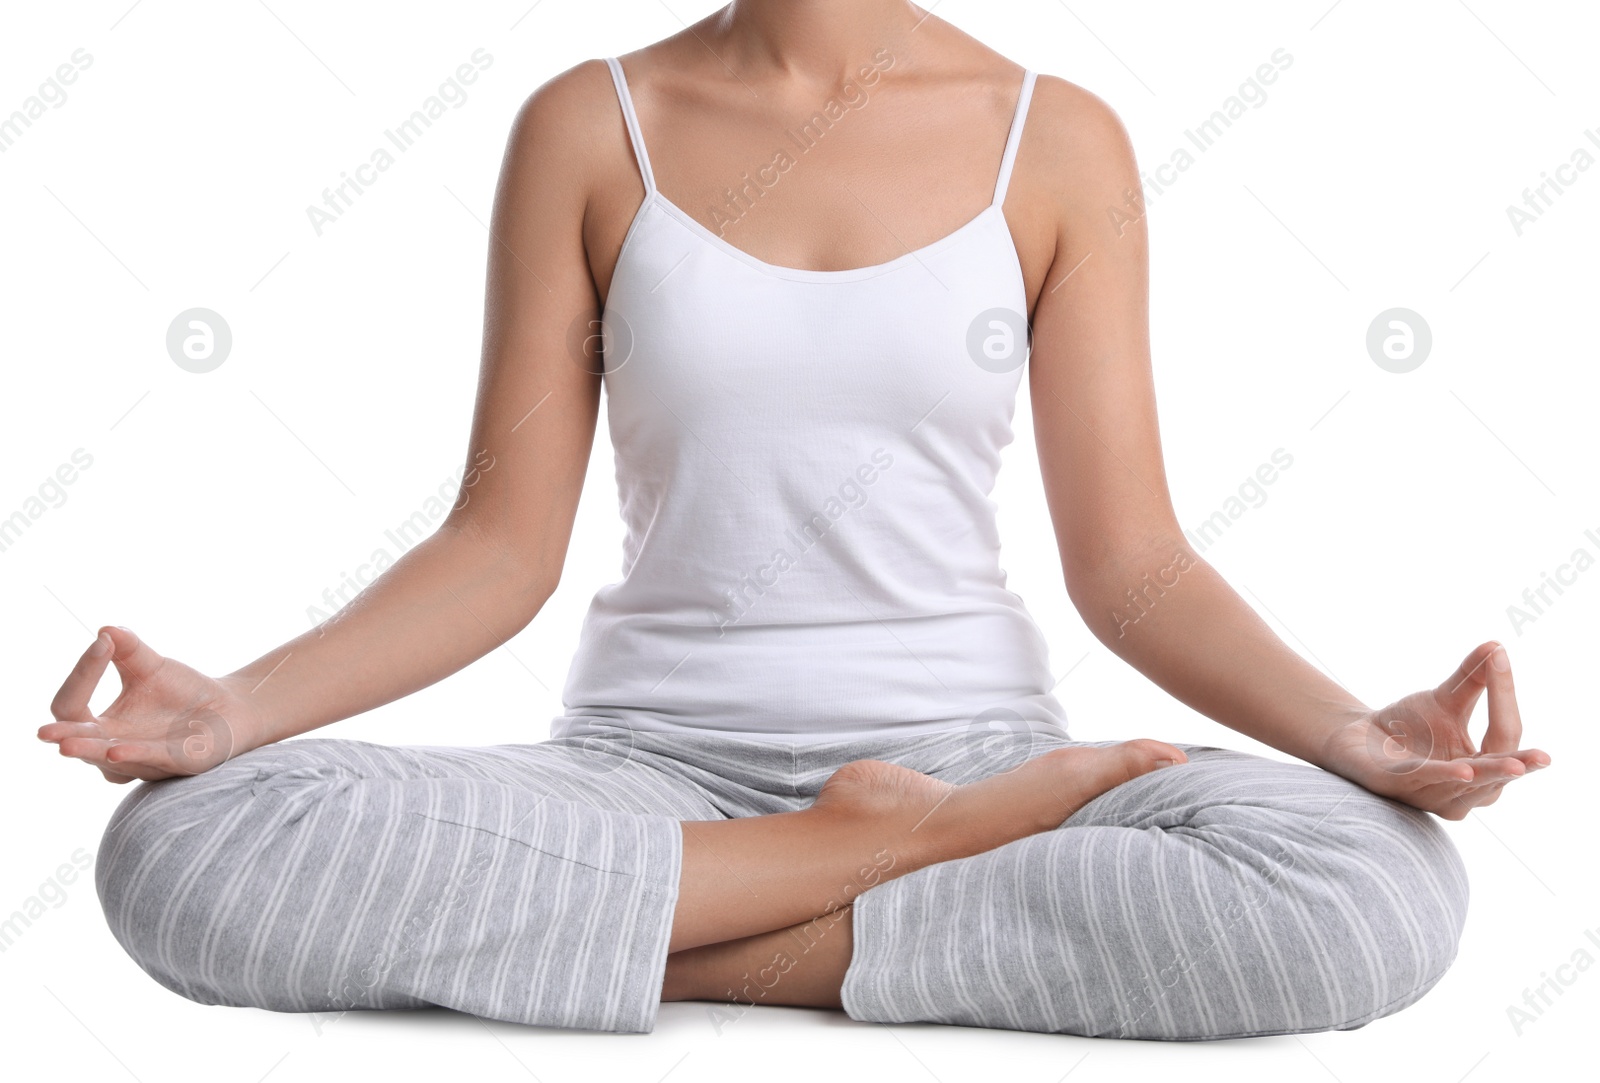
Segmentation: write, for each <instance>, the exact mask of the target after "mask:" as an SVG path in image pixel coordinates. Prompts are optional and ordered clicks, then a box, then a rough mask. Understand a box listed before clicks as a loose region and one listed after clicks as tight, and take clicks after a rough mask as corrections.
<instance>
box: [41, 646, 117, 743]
mask: <svg viewBox="0 0 1600 1083" xmlns="http://www.w3.org/2000/svg"><path fill="white" fill-rule="evenodd" d="M112 647H113V643H112V639H111V636H110V635H109V634H107V630H106V629H104V628H102V629H100V633H99V635H97V636H95V637H94V642H93V643H91V644H89V649H88V650H86V651H84V652H83V654H81V655H79V656H78V664H77V665H75V666H73V667H72V672H71V673H69V674H67V679H66V680H65V681H63V682H61V688H60V689H59V690H58V691H57V692H56V696H55V699H53V700H51V701H50V713H51V715H53V716H54V717H55V718H56V720H57V721H61V722H93V721H94V714H93V713H92V712H91V711H90V710H89V697H90V696H92V695H94V690H95V688H96V687H97V686H98V685H99V684H100V677H101V675H102V674H104V673H105V671H106V662H108V661H109V660H110V658H111V652H112Z"/></svg>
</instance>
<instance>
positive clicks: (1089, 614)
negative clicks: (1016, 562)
mask: <svg viewBox="0 0 1600 1083" xmlns="http://www.w3.org/2000/svg"><path fill="white" fill-rule="evenodd" d="M1062 563H1063V569H1064V571H1065V576H1066V587H1067V597H1068V598H1069V599H1070V600H1071V601H1072V605H1073V608H1075V609H1076V610H1077V611H1078V615H1079V616H1081V617H1082V618H1083V621H1084V623H1085V624H1087V625H1088V626H1089V629H1090V631H1092V632H1093V633H1094V634H1095V636H1096V637H1097V638H1098V639H1100V640H1101V641H1102V642H1105V643H1107V644H1108V645H1109V644H1112V643H1113V642H1114V641H1116V640H1119V639H1121V638H1122V637H1123V636H1124V635H1126V633H1127V629H1128V626H1129V625H1130V624H1132V623H1135V622H1137V621H1138V620H1139V619H1140V618H1141V617H1142V616H1144V615H1145V614H1147V613H1148V612H1149V611H1150V610H1151V609H1152V608H1154V606H1155V605H1156V604H1157V602H1158V601H1159V599H1160V598H1161V597H1163V596H1164V595H1165V594H1166V592H1167V591H1170V590H1172V589H1173V588H1174V587H1176V586H1177V585H1178V583H1179V582H1180V581H1181V579H1182V577H1183V576H1185V575H1186V574H1188V573H1189V572H1191V571H1193V570H1194V569H1195V568H1196V567H1198V566H1199V565H1200V564H1201V563H1202V561H1201V558H1200V555H1199V553H1197V552H1196V551H1195V549H1194V547H1193V546H1192V545H1191V544H1190V543H1189V540H1188V538H1187V537H1185V535H1184V533H1183V531H1182V530H1180V529H1177V528H1176V527H1173V528H1171V529H1167V530H1160V531H1152V532H1150V533H1147V534H1144V535H1142V536H1139V537H1130V538H1126V539H1116V540H1103V541H1102V542H1101V543H1100V544H1098V545H1096V546H1095V547H1094V548H1093V549H1091V550H1090V551H1088V552H1078V553H1067V554H1065V556H1064V559H1063V562H1062Z"/></svg>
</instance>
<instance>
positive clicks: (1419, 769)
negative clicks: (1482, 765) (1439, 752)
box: [1405, 759, 1477, 790]
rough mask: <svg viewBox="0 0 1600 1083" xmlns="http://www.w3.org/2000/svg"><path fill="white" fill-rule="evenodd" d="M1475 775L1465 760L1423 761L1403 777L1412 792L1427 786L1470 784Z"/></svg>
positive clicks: (1470, 765)
mask: <svg viewBox="0 0 1600 1083" xmlns="http://www.w3.org/2000/svg"><path fill="white" fill-rule="evenodd" d="M1476 774H1477V772H1476V771H1475V770H1474V769H1473V766H1472V764H1471V763H1470V762H1469V761H1468V760H1466V759H1460V760H1423V761H1421V762H1420V763H1418V764H1417V766H1416V767H1414V768H1412V769H1411V770H1409V771H1407V772H1405V777H1406V781H1407V783H1408V784H1409V785H1410V787H1411V788H1412V789H1413V790H1420V789H1424V788H1426V787H1428V786H1443V785H1454V786H1460V785H1464V784H1466V783H1469V782H1471V781H1472V780H1473V778H1474V777H1476Z"/></svg>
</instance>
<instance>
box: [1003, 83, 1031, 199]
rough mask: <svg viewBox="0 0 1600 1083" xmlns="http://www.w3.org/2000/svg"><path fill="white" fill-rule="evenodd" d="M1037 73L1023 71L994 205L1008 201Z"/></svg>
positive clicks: (1007, 136)
mask: <svg viewBox="0 0 1600 1083" xmlns="http://www.w3.org/2000/svg"><path fill="white" fill-rule="evenodd" d="M1034 78H1035V73H1034V72H1033V71H1032V70H1031V69H1025V70H1024V71H1023V73H1022V92H1021V93H1019V94H1018V95H1017V111H1016V114H1015V115H1013V116H1012V118H1011V131H1010V133H1008V134H1007V135H1006V151H1005V154H1003V155H1002V156H1001V158H1000V177H999V179H998V180H996V181H995V185H994V206H996V207H998V206H1000V205H1001V204H1002V203H1004V202H1005V201H1006V188H1007V187H1009V186H1010V184H1011V167H1012V165H1013V164H1014V163H1015V162H1016V160H1017V146H1018V144H1020V143H1021V142H1022V125H1023V123H1024V122H1025V121H1026V120H1027V119H1028V102H1029V101H1031V100H1032V99H1033V82H1034Z"/></svg>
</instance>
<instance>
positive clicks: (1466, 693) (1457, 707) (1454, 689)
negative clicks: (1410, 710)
mask: <svg viewBox="0 0 1600 1083" xmlns="http://www.w3.org/2000/svg"><path fill="white" fill-rule="evenodd" d="M1499 646H1500V644H1498V643H1496V642H1494V641H1493V640H1490V641H1489V642H1487V643H1480V644H1478V645H1477V646H1476V647H1475V648H1473V651H1472V653H1471V654H1469V655H1467V656H1466V658H1464V659H1462V661H1461V664H1460V665H1459V666H1457V667H1456V670H1455V672H1454V673H1452V674H1450V676H1448V677H1446V678H1445V679H1444V681H1443V682H1441V683H1440V685H1439V687H1438V688H1435V689H1434V690H1433V698H1434V699H1436V700H1438V702H1439V706H1441V707H1443V708H1444V709H1445V710H1447V711H1449V712H1450V713H1451V714H1453V715H1456V716H1458V717H1459V718H1460V719H1461V720H1462V721H1463V722H1465V721H1466V720H1467V719H1469V718H1471V717H1472V709H1473V708H1474V707H1476V706H1477V705H1478V697H1479V696H1480V695H1482V694H1483V689H1484V686H1485V685H1487V684H1488V683H1489V678H1488V675H1487V670H1488V665H1487V663H1488V661H1489V655H1490V654H1492V653H1494V651H1495V649H1496V648H1498V647H1499Z"/></svg>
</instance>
